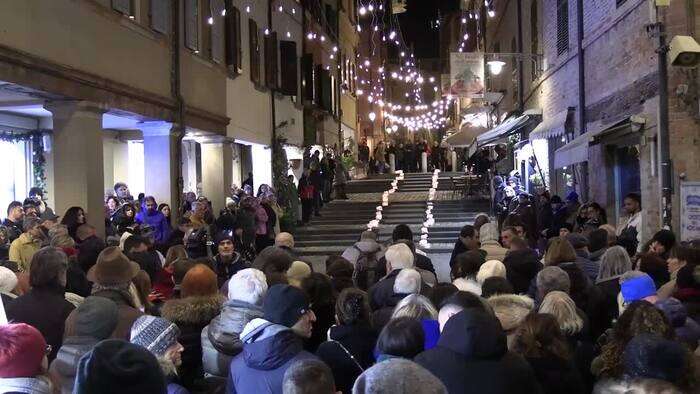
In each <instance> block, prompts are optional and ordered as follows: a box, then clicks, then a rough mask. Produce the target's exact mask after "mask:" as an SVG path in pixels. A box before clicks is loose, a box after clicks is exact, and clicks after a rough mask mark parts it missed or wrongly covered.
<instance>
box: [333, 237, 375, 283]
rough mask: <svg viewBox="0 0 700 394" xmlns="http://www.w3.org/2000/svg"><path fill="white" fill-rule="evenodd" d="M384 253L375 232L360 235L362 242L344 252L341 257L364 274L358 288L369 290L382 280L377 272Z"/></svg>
mask: <svg viewBox="0 0 700 394" xmlns="http://www.w3.org/2000/svg"><path fill="white" fill-rule="evenodd" d="M383 252H384V250H383V248H382V246H381V245H380V244H379V243H377V234H376V233H375V232H374V231H363V232H362V234H360V240H359V241H357V242H355V244H353V245H352V246H350V247H349V248H347V249H345V250H344V251H343V253H342V255H341V256H342V257H343V258H345V259H347V260H348V261H349V262H350V263H351V264H352V265H353V266H354V267H358V271H359V272H363V278H361V279H362V281H361V282H360V283H356V285H357V286H358V287H360V288H365V289H367V288H369V287H371V286H372V285H373V284H374V283H376V282H377V281H378V280H379V279H380V278H381V276H380V275H379V273H378V272H377V270H378V266H379V258H380V257H382V256H381V255H382V253H383ZM358 263H359V266H358ZM365 271H366V272H365ZM359 272H358V273H359ZM365 277H366V279H365ZM365 281H366V283H365Z"/></svg>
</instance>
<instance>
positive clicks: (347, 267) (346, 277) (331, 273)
mask: <svg viewBox="0 0 700 394" xmlns="http://www.w3.org/2000/svg"><path fill="white" fill-rule="evenodd" d="M354 271H355V267H354V266H353V265H352V263H351V262H349V261H348V260H347V259H345V258H344V257H341V256H328V258H327V259H326V275H328V277H329V278H330V279H331V284H332V285H333V290H334V291H335V293H336V294H340V292H342V291H343V290H345V289H347V288H349V287H355V285H354V283H353V274H354Z"/></svg>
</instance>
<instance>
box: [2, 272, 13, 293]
mask: <svg viewBox="0 0 700 394" xmlns="http://www.w3.org/2000/svg"><path fill="white" fill-rule="evenodd" d="M15 287H17V275H15V273H14V272H12V270H10V269H9V268H6V267H0V292H2V293H9V292H11V291H12V290H14V289H15Z"/></svg>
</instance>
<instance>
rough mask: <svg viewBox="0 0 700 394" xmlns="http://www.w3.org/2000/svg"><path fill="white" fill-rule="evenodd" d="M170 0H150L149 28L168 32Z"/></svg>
mask: <svg viewBox="0 0 700 394" xmlns="http://www.w3.org/2000/svg"><path fill="white" fill-rule="evenodd" d="M170 18H171V16H170V0H151V29H153V30H155V31H157V32H159V33H163V34H170Z"/></svg>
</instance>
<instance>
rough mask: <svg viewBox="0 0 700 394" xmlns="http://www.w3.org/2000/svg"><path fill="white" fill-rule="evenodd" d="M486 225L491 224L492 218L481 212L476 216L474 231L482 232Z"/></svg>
mask: <svg viewBox="0 0 700 394" xmlns="http://www.w3.org/2000/svg"><path fill="white" fill-rule="evenodd" d="M486 223H491V218H489V215H487V214H485V213H483V212H479V213H477V214H476V216H474V231H476V232H477V233H478V232H479V231H481V226H483V225H484V224H486Z"/></svg>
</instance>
